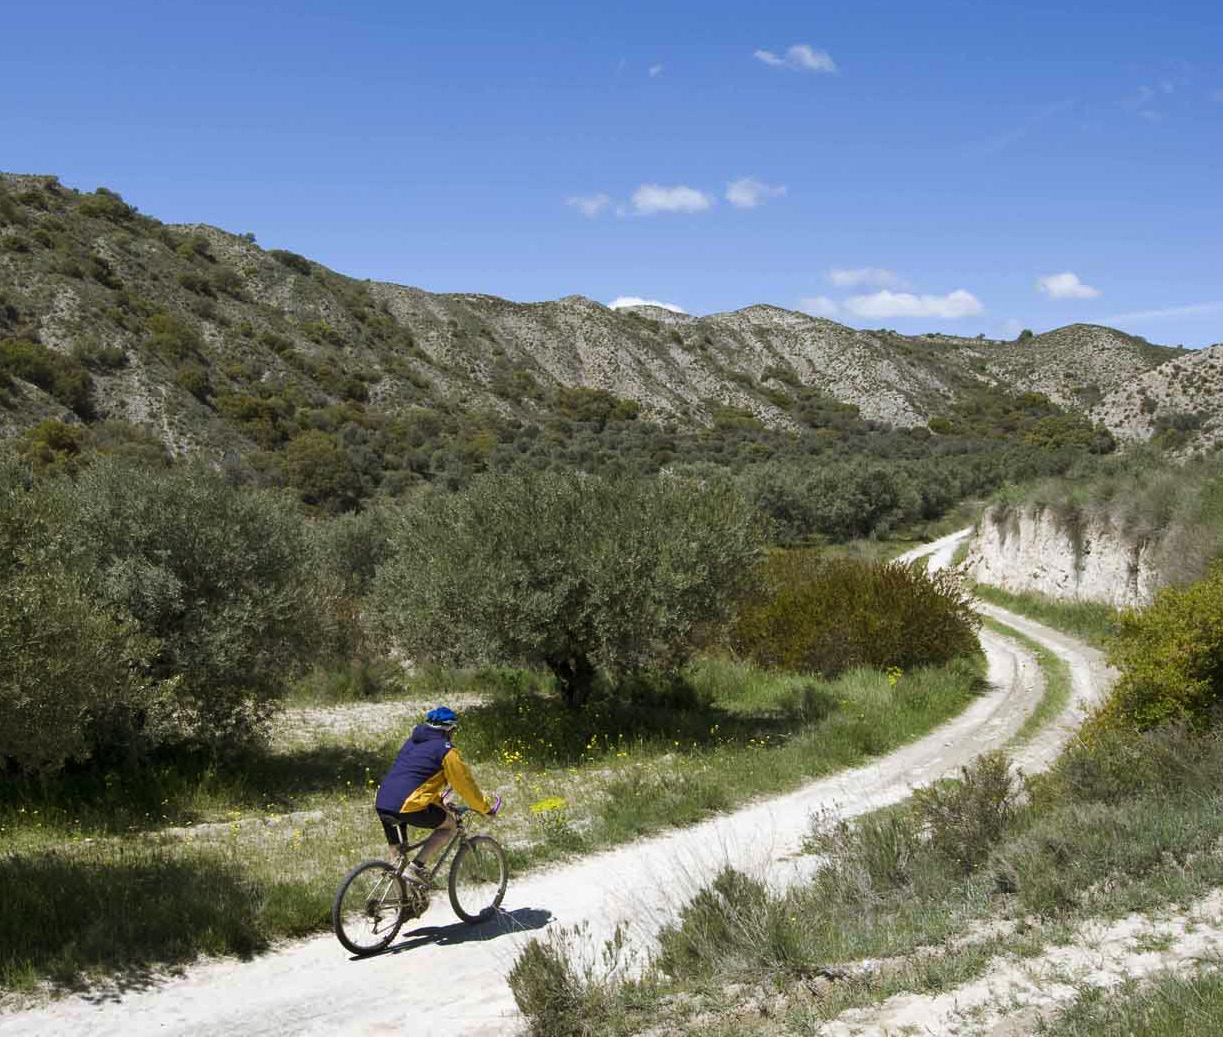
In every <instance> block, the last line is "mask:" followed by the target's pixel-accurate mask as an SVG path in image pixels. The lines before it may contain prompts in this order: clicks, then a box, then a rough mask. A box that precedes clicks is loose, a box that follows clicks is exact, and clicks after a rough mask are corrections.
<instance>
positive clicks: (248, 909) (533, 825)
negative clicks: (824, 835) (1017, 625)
mask: <svg viewBox="0 0 1223 1037" xmlns="http://www.w3.org/2000/svg"><path fill="white" fill-rule="evenodd" d="M423 679H424V680H426V681H427V682H428V683H427V688H428V689H429V690H428V691H427V692H424V693H427V694H428V695H429V696H430V697H432V696H433V694H434V693H437V692H438V691H439V689H440V688H441V687H442V686H444V685H445V680H444V679H443V678H442V676H441V675H439V674H437V673H433V674H429V675H427V676H426V677H425V678H423ZM453 681H454V684H455V686H456V687H462V688H465V689H471V688H472V687H473V685H474V683H475V682H474V681H473V679H472V678H471V677H470V675H466V676H465V675H456V676H454V677H453ZM480 682H481V683H482V685H483V690H484V692H485V693H486V695H487V696H488V697H487V700H486V701H485V702H484V704H481V705H477V706H471V707H468V708H467V709H466V710H465V714H466V716H465V720H464V724H463V725H462V727H461V729H460V732H459V734H458V736H457V739H456V744H458V745H459V747H460V748H461V750H462V751H463V753H464V756H465V758H466V759H467V760H468V761H469V762H470V763H471V764H472V766H473V770H474V771H475V773H476V775H477V777H478V779H479V781H480V782H481V784H482V786H483V787H484V788H485V789H486V790H488V791H490V792H497V793H500V794H502V795H503V796H505V798H506V804H507V805H506V807H505V809H504V810H503V814H502V816H501V817H499V818H498V819H497V820H496V821H495V822H488V823H487V824H486V826H485V827H486V828H487V830H488V831H490V832H491V833H493V834H495V835H496V836H497V837H498V838H499V839H500V840H501V841H503V842H504V843H505V844H506V846H507V848H508V849H509V850H510V854H511V862H512V866H513V869H514V871H515V872H520V871H521V870H523V869H525V868H528V867H531V866H534V865H537V864H539V863H541V862H544V861H549V860H556V859H560V858H564V857H566V856H569V855H572V854H574V853H582V852H587V851H590V850H594V849H598V848H601V847H606V846H611V845H614V844H616V843H619V842H622V841H624V840H627V839H631V838H635V837H637V836H640V835H643V834H646V833H649V832H653V831H657V830H659V829H662V828H666V827H668V826H673V825H679V824H687V823H690V822H692V821H696V820H699V819H700V818H703V817H706V816H709V815H710V814H712V813H715V812H718V811H722V810H726V809H728V808H731V807H733V806H735V805H737V804H741V803H743V802H745V801H746V800H748V799H750V798H751V797H753V796H755V795H760V794H765V793H770V792H777V791H781V790H784V789H787V788H791V787H793V786H795V785H797V784H799V783H800V782H802V781H804V780H806V779H808V778H813V777H817V776H819V775H822V774H827V773H830V772H831V771H834V770H837V769H839V768H842V767H846V766H851V765H853V764H856V763H858V762H861V761H862V760H864V759H866V758H868V757H869V756H871V755H874V754H878V753H884V752H887V751H889V750H891V749H892V748H895V747H896V746H898V745H900V744H901V743H903V742H905V741H908V740H910V739H911V738H913V737H916V736H917V735H919V734H921V733H923V732H925V731H927V730H929V729H930V728H931V727H933V726H935V725H937V724H938V723H940V722H942V721H943V720H945V719H947V718H949V717H950V716H952V715H954V714H955V713H957V712H959V711H960V710H961V709H963V708H964V706H965V705H966V704H967V703H968V702H969V701H970V700H971V699H972V697H973V696H974V695H976V694H977V693H978V692H979V690H980V688H981V686H982V684H983V679H982V675H981V665H980V663H979V661H978V662H962V663H958V664H956V665H953V666H950V667H945V668H941V669H937V670H927V671H914V672H911V673H906V674H903V675H901V676H900V677H899V679H897V680H896V681H895V683H892V682H890V681H889V679H888V677H887V676H886V675H884V674H878V673H871V672H867V671H856V672H852V673H848V674H845V675H843V676H842V677H841V678H840V679H839V680H836V681H833V682H821V681H817V680H813V679H811V678H806V677H801V676H798V675H793V674H774V673H768V672H765V671H762V670H759V669H757V668H754V667H751V666H745V665H741V664H738V663H735V662H733V661H730V660H725V659H712V658H710V659H705V660H703V661H701V662H700V663H698V664H697V665H696V666H694V667H693V668H691V669H690V670H689V671H688V672H687V674H686V675H685V679H684V680H682V681H678V682H670V683H667V684H665V685H655V686H652V687H636V688H625V689H621V690H622V692H623V693H624V695H625V698H624V699H622V700H618V701H617V700H611V699H608V700H604V701H602V702H598V703H595V704H593V706H592V708H590V709H589V710H586V711H583V712H581V713H569V712H567V711H565V710H564V709H563V708H562V707H560V706H559V704H558V703H557V702H556V701H555V700H554V699H552V698H551V697H550V695H549V688H548V686H547V682H546V681H543V680H542V679H541V678H540V677H539V675H537V674H532V673H527V672H522V671H489V672H487V673H485V674H484V675H483V676H482V677H481V678H480ZM414 690H415V689H414ZM412 697H413V700H414V701H419V699H420V697H421V696H420V694H414V695H413V696H412ZM384 705H385V704H384ZM407 732H408V726H407V725H404V726H403V727H401V728H399V729H395V727H394V726H388V727H383V728H380V729H375V730H371V731H367V732H365V733H363V734H354V733H353V732H343V731H337V732H334V733H333V734H331V735H329V736H324V737H320V736H317V735H316V736H315V737H314V739H313V740H312V741H310V742H309V743H307V744H303V743H302V742H300V741H299V740H295V739H290V738H283V739H281V740H280V741H279V742H278V743H277V748H276V749H275V750H268V751H265V752H262V753H248V754H247V755H246V756H244V757H241V758H239V759H235V760H231V761H229V762H228V763H225V764H222V763H220V762H218V761H216V760H212V759H210V758H208V757H203V756H200V757H192V756H185V757H181V758H178V759H164V760H161V761H157V762H155V763H153V764H152V765H150V766H148V767H146V768H142V769H140V770H138V771H131V772H125V771H122V770H120V769H114V770H109V771H108V770H101V771H92V772H90V771H76V772H69V773H65V774H63V775H61V776H59V777H57V778H51V779H47V780H46V781H45V782H42V783H39V782H35V781H24V782H23V781H16V780H13V781H7V782H5V783H4V784H3V785H2V786H0V839H3V840H4V843H5V847H6V851H8V852H7V855H6V856H5V858H4V860H3V862H2V863H0V878H2V879H3V880H4V888H5V890H6V891H7V890H9V889H13V890H20V895H19V896H13V897H8V896H7V894H6V897H5V900H4V903H3V905H0V987H3V988H7V989H29V988H31V987H33V986H36V985H38V984H39V983H41V982H43V981H50V982H52V983H53V984H55V985H57V986H74V985H80V984H82V983H89V982H94V981H97V980H99V979H100V978H105V977H112V978H114V977H118V979H119V981H120V982H126V981H128V980H129V979H131V978H133V977H139V976H140V975H142V974H144V973H145V972H147V970H149V969H150V968H153V967H156V966H165V965H171V966H172V965H175V964H176V963H183V962H186V961H189V960H190V959H191V958H193V957H194V956H195V955H197V954H201V953H209V954H237V955H247V954H251V953H254V952H256V951H258V950H260V949H261V948H262V947H264V946H266V944H267V943H268V941H270V940H271V939H273V938H275V937H278V936H292V935H298V934H302V933H306V932H311V931H316V930H319V929H323V928H325V927H326V926H327V924H328V921H327V919H328V910H329V907H330V902H331V898H332V896H333V894H334V892H335V888H336V886H337V885H338V882H339V880H340V878H341V876H342V875H343V874H344V872H345V871H347V870H348V868H349V867H351V866H352V865H353V864H354V863H356V862H357V861H359V860H361V859H364V858H367V857H370V856H373V855H375V854H378V853H381V852H383V850H384V849H385V847H384V846H383V837H382V832H381V828H380V827H379V826H378V824H377V822H376V819H375V817H374V814H373V811H372V809H371V804H372V799H373V790H374V786H375V783H376V781H377V780H378V778H379V777H380V776H381V774H382V773H383V771H384V770H385V768H386V767H387V766H388V765H389V763H390V761H391V759H393V757H394V754H395V752H396V751H397V750H398V748H399V745H400V743H401V741H402V739H403V738H404V737H405V736H406V734H407ZM553 796H556V797H560V798H562V799H563V800H564V805H563V807H562V808H561V809H558V810H550V811H544V812H533V811H532V810H531V809H530V807H531V805H532V804H534V803H537V802H539V801H541V800H543V799H545V798H548V797H553ZM72 876H76V878H75V879H73V878H72ZM185 890H186V891H190V895H189V898H188V899H190V902H191V906H190V908H189V909H188V908H186V907H183V906H182V904H181V901H182V900H183V898H184V897H185V894H184V891H185ZM201 891H204V892H203V894H201ZM78 893H79V895H78ZM66 894H70V895H66ZM82 897H83V898H84V900H85V902H86V903H88V904H89V909H88V911H87V913H86V917H85V918H84V919H83V920H81V919H80V902H81V898H82ZM73 917H76V918H77V919H78V920H77V921H76V922H75V923H74V922H73Z"/></svg>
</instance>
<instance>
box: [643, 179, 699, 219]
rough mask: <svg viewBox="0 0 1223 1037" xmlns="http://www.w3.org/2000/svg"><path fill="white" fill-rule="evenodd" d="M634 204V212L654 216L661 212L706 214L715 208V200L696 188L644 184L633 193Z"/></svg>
mask: <svg viewBox="0 0 1223 1037" xmlns="http://www.w3.org/2000/svg"><path fill="white" fill-rule="evenodd" d="M632 202H633V212H635V213H637V214H638V215H639V216H652V215H653V214H654V213H659V212H704V211H705V210H706V209H711V208H712V207H713V205H714V198H713V196H712V195H708V194H706V193H705V192H704V191H698V190H697V189H696V188H694V187H684V186H679V187H663V186H662V185H660V184H642V185H641V186H640V187H639V188H637V190H636V191H634V192H633V199H632Z"/></svg>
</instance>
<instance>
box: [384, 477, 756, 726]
mask: <svg viewBox="0 0 1223 1037" xmlns="http://www.w3.org/2000/svg"><path fill="white" fill-rule="evenodd" d="M762 544H763V530H762V527H761V523H760V520H759V518H758V516H757V514H756V512H755V511H754V510H753V509H752V508H751V507H750V505H748V504H747V503H746V502H745V501H744V500H743V498H742V497H740V496H739V495H738V494H736V493H735V492H734V491H733V489H732V488H731V487H730V486H729V485H728V484H726V483H722V482H716V481H707V482H701V483H696V482H690V481H685V480H679V479H670V478H666V477H662V478H658V479H654V480H637V481H633V480H612V481H609V480H603V479H599V478H596V477H593V476H587V475H582V474H580V473H563V474H562V473H527V472H518V471H515V472H511V473H508V474H505V473H498V474H488V475H484V476H481V477H480V478H478V479H477V480H475V481H474V482H473V483H472V484H471V485H470V486H469V487H468V488H467V489H465V490H464V491H462V492H461V493H457V494H453V495H449V496H443V495H440V494H437V495H431V496H428V497H425V498H422V499H421V500H419V501H418V502H417V503H416V505H415V506H414V507H411V508H409V509H405V510H404V511H402V512H401V513H400V514H399V516H398V520H397V522H396V526H395V528H394V530H393V533H392V545H393V549H394V555H393V557H392V558H391V559H390V560H389V561H388V562H387V563H386V564H385V565H383V566H382V567H381V568H380V569H379V572H378V575H377V578H376V580H375V586H374V599H375V602H376V609H377V615H378V618H379V621H380V626H381V629H382V630H383V631H384V633H385V634H386V635H387V636H388V637H389V638H391V639H393V640H394V641H395V642H397V643H398V645H399V646H400V647H401V648H402V649H403V650H404V651H405V652H406V653H408V654H409V655H411V656H413V657H415V658H421V659H430V660H434V661H438V662H445V663H453V664H465V663H476V662H487V661H511V660H517V661H523V662H528V663H533V664H538V665H543V666H545V667H547V668H548V669H549V670H550V671H551V672H552V674H553V675H554V676H555V678H556V682H557V687H558V688H559V690H560V692H561V695H562V697H563V698H564V701H565V703H566V704H567V705H569V706H571V707H575V706H580V705H581V704H582V703H584V702H585V701H586V700H587V698H588V697H589V695H590V692H591V690H592V687H593V684H594V680H595V677H596V674H597V672H598V671H600V670H602V671H603V672H604V673H606V674H607V675H608V676H609V677H610V678H612V679H616V678H618V677H621V676H623V675H625V674H628V673H632V672H636V671H640V670H644V669H649V668H667V667H672V666H675V665H678V664H679V663H681V662H682V661H683V660H684V659H685V658H687V657H688V656H689V655H690V654H691V652H692V651H693V650H694V648H695V647H696V646H697V645H698V644H700V643H701V641H702V639H703V638H705V637H708V636H709V635H710V634H711V633H713V632H716V631H718V630H719V629H721V628H722V626H723V625H724V624H725V623H727V622H728V621H729V620H730V619H731V617H732V615H733V610H734V607H735V603H736V601H737V600H738V599H739V598H740V597H741V595H742V594H743V593H744V592H745V591H746V589H747V588H748V587H749V585H751V584H752V583H753V582H754V580H755V578H756V577H755V573H756V568H757V562H758V560H759V555H760V552H761V550H762Z"/></svg>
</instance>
